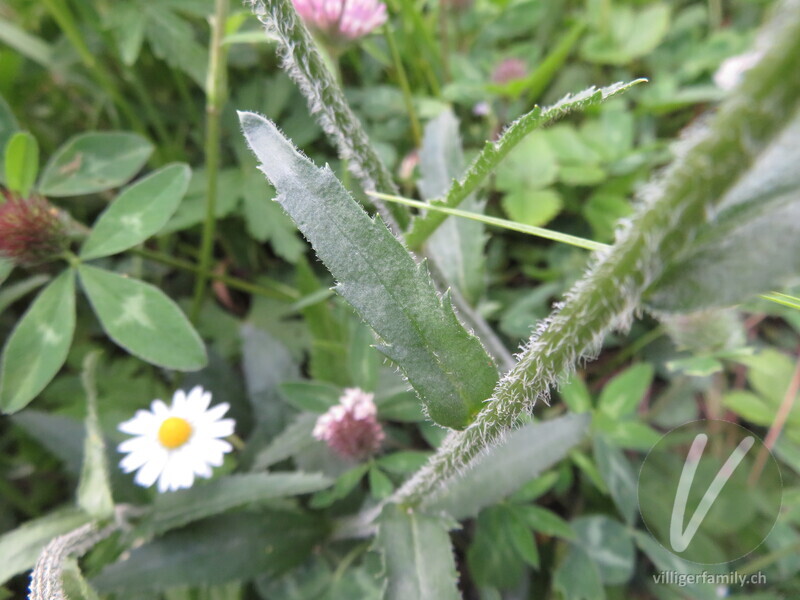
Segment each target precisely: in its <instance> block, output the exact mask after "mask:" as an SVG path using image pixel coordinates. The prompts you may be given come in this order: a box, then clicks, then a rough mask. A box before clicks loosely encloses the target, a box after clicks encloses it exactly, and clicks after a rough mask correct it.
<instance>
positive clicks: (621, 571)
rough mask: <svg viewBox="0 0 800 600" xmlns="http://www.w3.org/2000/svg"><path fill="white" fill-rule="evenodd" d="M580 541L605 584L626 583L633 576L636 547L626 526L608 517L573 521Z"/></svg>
mask: <svg viewBox="0 0 800 600" xmlns="http://www.w3.org/2000/svg"><path fill="white" fill-rule="evenodd" d="M572 528H573V529H574V530H575V535H576V538H577V540H576V542H575V544H576V545H578V546H579V547H580V548H581V549H583V550H584V551H585V552H586V553H587V554H588V555H589V558H590V559H591V560H592V561H594V562H595V563H596V564H597V566H598V570H599V572H600V578H601V579H602V580H603V583H604V584H605V585H622V584H623V583H626V582H627V581H628V580H629V579H630V578H631V577H632V576H633V567H634V558H635V549H634V545H633V540H632V539H631V536H630V534H629V533H628V531H627V529H626V528H625V526H623V525H622V524H621V523H619V522H617V521H614V520H613V519H609V518H608V517H605V516H596V517H581V518H579V519H575V520H574V521H572Z"/></svg>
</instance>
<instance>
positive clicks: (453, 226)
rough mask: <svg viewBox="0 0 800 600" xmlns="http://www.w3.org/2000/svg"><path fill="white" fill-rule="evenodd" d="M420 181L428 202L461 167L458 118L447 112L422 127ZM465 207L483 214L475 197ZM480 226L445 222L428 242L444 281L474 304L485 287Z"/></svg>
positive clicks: (473, 223) (482, 239)
mask: <svg viewBox="0 0 800 600" xmlns="http://www.w3.org/2000/svg"><path fill="white" fill-rule="evenodd" d="M419 158H420V162H419V168H420V172H421V174H422V178H421V179H420V181H419V189H420V191H421V192H422V195H423V196H424V197H425V198H426V199H429V200H432V199H433V198H436V197H437V196H439V195H441V194H443V193H444V192H446V191H447V188H448V186H449V185H450V182H451V181H453V179H455V178H456V177H458V176H459V175H460V174H461V171H462V170H463V168H464V154H463V152H462V150H461V138H460V137H459V133H458V119H456V117H455V115H454V114H453V112H452V111H450V110H447V111H444V112H443V113H442V114H440V115H439V116H438V117H436V118H435V119H433V120H432V121H431V122H430V123H428V124H427V125H426V126H425V136H424V138H423V140H422V148H420V151H419ZM463 204H464V208H465V209H466V210H470V211H474V212H483V204H482V203H481V202H479V201H478V200H477V199H476V198H475V197H474V196H470V197H468V198H467V199H466V200H465V201H464V203H463ZM485 243H486V237H485V235H484V231H483V227H482V226H481V224H480V223H479V222H477V221H468V220H464V219H448V220H447V221H445V223H444V224H443V225H442V226H441V227H439V229H438V230H437V231H436V232H435V233H434V234H433V235H432V236H431V238H430V239H429V240H428V247H427V248H428V251H429V256H430V260H431V261H432V262H433V263H434V264H435V265H436V267H437V268H438V269H439V272H440V273H441V274H442V275H444V278H445V280H446V281H447V283H449V284H450V285H451V286H453V287H454V288H456V289H458V290H459V291H460V292H461V294H462V295H463V296H464V298H465V299H466V300H467V301H468V302H469V303H470V304H472V305H475V304H476V302H477V301H478V299H479V298H480V296H481V295H482V294H483V291H484V288H485V282H484V275H485V274H484V258H483V245H484V244H485Z"/></svg>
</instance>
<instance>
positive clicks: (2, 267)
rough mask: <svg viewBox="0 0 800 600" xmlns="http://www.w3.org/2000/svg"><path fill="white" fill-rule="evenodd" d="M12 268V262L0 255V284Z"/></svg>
mask: <svg viewBox="0 0 800 600" xmlns="http://www.w3.org/2000/svg"><path fill="white" fill-rule="evenodd" d="M13 270H14V263H12V262H11V261H10V260H8V259H6V258H2V257H0V285H3V284H4V283H5V281H6V279H8V276H9V275H11V271H13Z"/></svg>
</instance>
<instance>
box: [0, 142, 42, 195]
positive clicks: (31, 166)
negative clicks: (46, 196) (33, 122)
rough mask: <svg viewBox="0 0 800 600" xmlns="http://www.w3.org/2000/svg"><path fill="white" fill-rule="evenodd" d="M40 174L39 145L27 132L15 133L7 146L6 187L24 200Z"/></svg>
mask: <svg viewBox="0 0 800 600" xmlns="http://www.w3.org/2000/svg"><path fill="white" fill-rule="evenodd" d="M38 172H39V144H38V143H37V142H36V138H35V137H33V136H32V135H31V134H30V133H28V132H27V131H20V132H19V133H15V134H14V135H13V136H12V137H11V139H10V140H9V141H8V143H7V144H6V146H5V176H6V185H7V186H8V187H9V189H10V190H12V191H14V192H17V193H18V194H19V195H20V196H22V197H23V198H27V197H28V196H29V195H30V192H31V189H32V188H33V184H34V183H36V175H37V173H38Z"/></svg>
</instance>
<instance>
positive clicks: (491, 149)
mask: <svg viewBox="0 0 800 600" xmlns="http://www.w3.org/2000/svg"><path fill="white" fill-rule="evenodd" d="M643 81H645V80H644V79H637V80H635V81H631V82H629V83H615V84H614V85H610V86H608V87H604V88H601V89H595V88H589V89H586V90H583V91H582V92H580V93H578V94H574V95H568V96H566V97H564V98H562V99H561V100H559V101H558V102H556V103H555V104H554V105H553V106H549V107H547V108H541V107H539V106H536V107H534V109H533V110H532V111H530V112H529V113H527V114H525V115H523V116H521V117H520V118H519V119H517V120H516V121H514V122H513V123H512V124H511V125H509V126H508V128H507V129H506V130H505V132H504V133H503V136H502V137H501V138H500V139H499V140H497V141H495V142H486V146H485V147H484V149H483V151H482V152H481V153H480V154H479V155H478V156H477V157H476V158H475V160H473V161H472V164H471V165H470V166H469V168H468V169H467V172H466V173H465V174H464V175H463V177H462V178H461V179H460V180H458V181H453V182H452V185H451V186H450V189H448V190H447V193H446V194H444V195H443V196H442V198H440V199H439V200H436V201H435V202H434V204H437V205H439V206H447V207H450V208H454V207H456V206H458V205H459V204H461V202H462V201H463V200H464V199H465V198H466V197H467V196H469V195H470V194H471V193H472V192H474V191H475V190H476V189H477V188H478V186H479V185H480V184H481V183H482V182H483V180H484V179H486V177H487V176H488V175H489V174H490V173H491V172H492V171H494V169H495V167H497V165H498V164H499V163H500V161H501V160H503V158H504V157H505V156H507V155H508V153H509V152H511V150H512V149H513V148H514V147H516V146H517V144H519V143H520V142H521V141H522V140H523V139H525V137H526V136H527V135H528V134H529V133H530V132H531V131H534V130H535V129H539V128H540V127H544V126H545V125H547V124H548V123H552V122H553V121H556V120H558V119H560V118H561V117H563V116H565V115H567V114H569V113H571V112H574V111H579V110H583V109H585V108H587V107H589V106H593V105H595V104H600V103H601V102H604V101H605V100H607V99H608V98H611V97H612V96H616V95H617V94H621V93H623V92H625V91H627V90H628V89H630V88H631V87H633V86H634V85H637V84H639V83H641V82H643ZM445 218H446V215H443V214H441V213H438V212H430V213H427V214H425V216H423V217H417V218H416V219H414V221H413V222H412V224H411V229H410V230H409V232H408V233H407V234H406V241H407V242H408V245H409V246H411V247H412V248H418V247H419V246H421V245H422V244H423V242H425V240H426V239H428V237H429V236H430V235H431V234H432V233H433V232H434V231H435V230H436V228H437V227H439V225H441V224H442V222H443V221H444V220H445Z"/></svg>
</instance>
